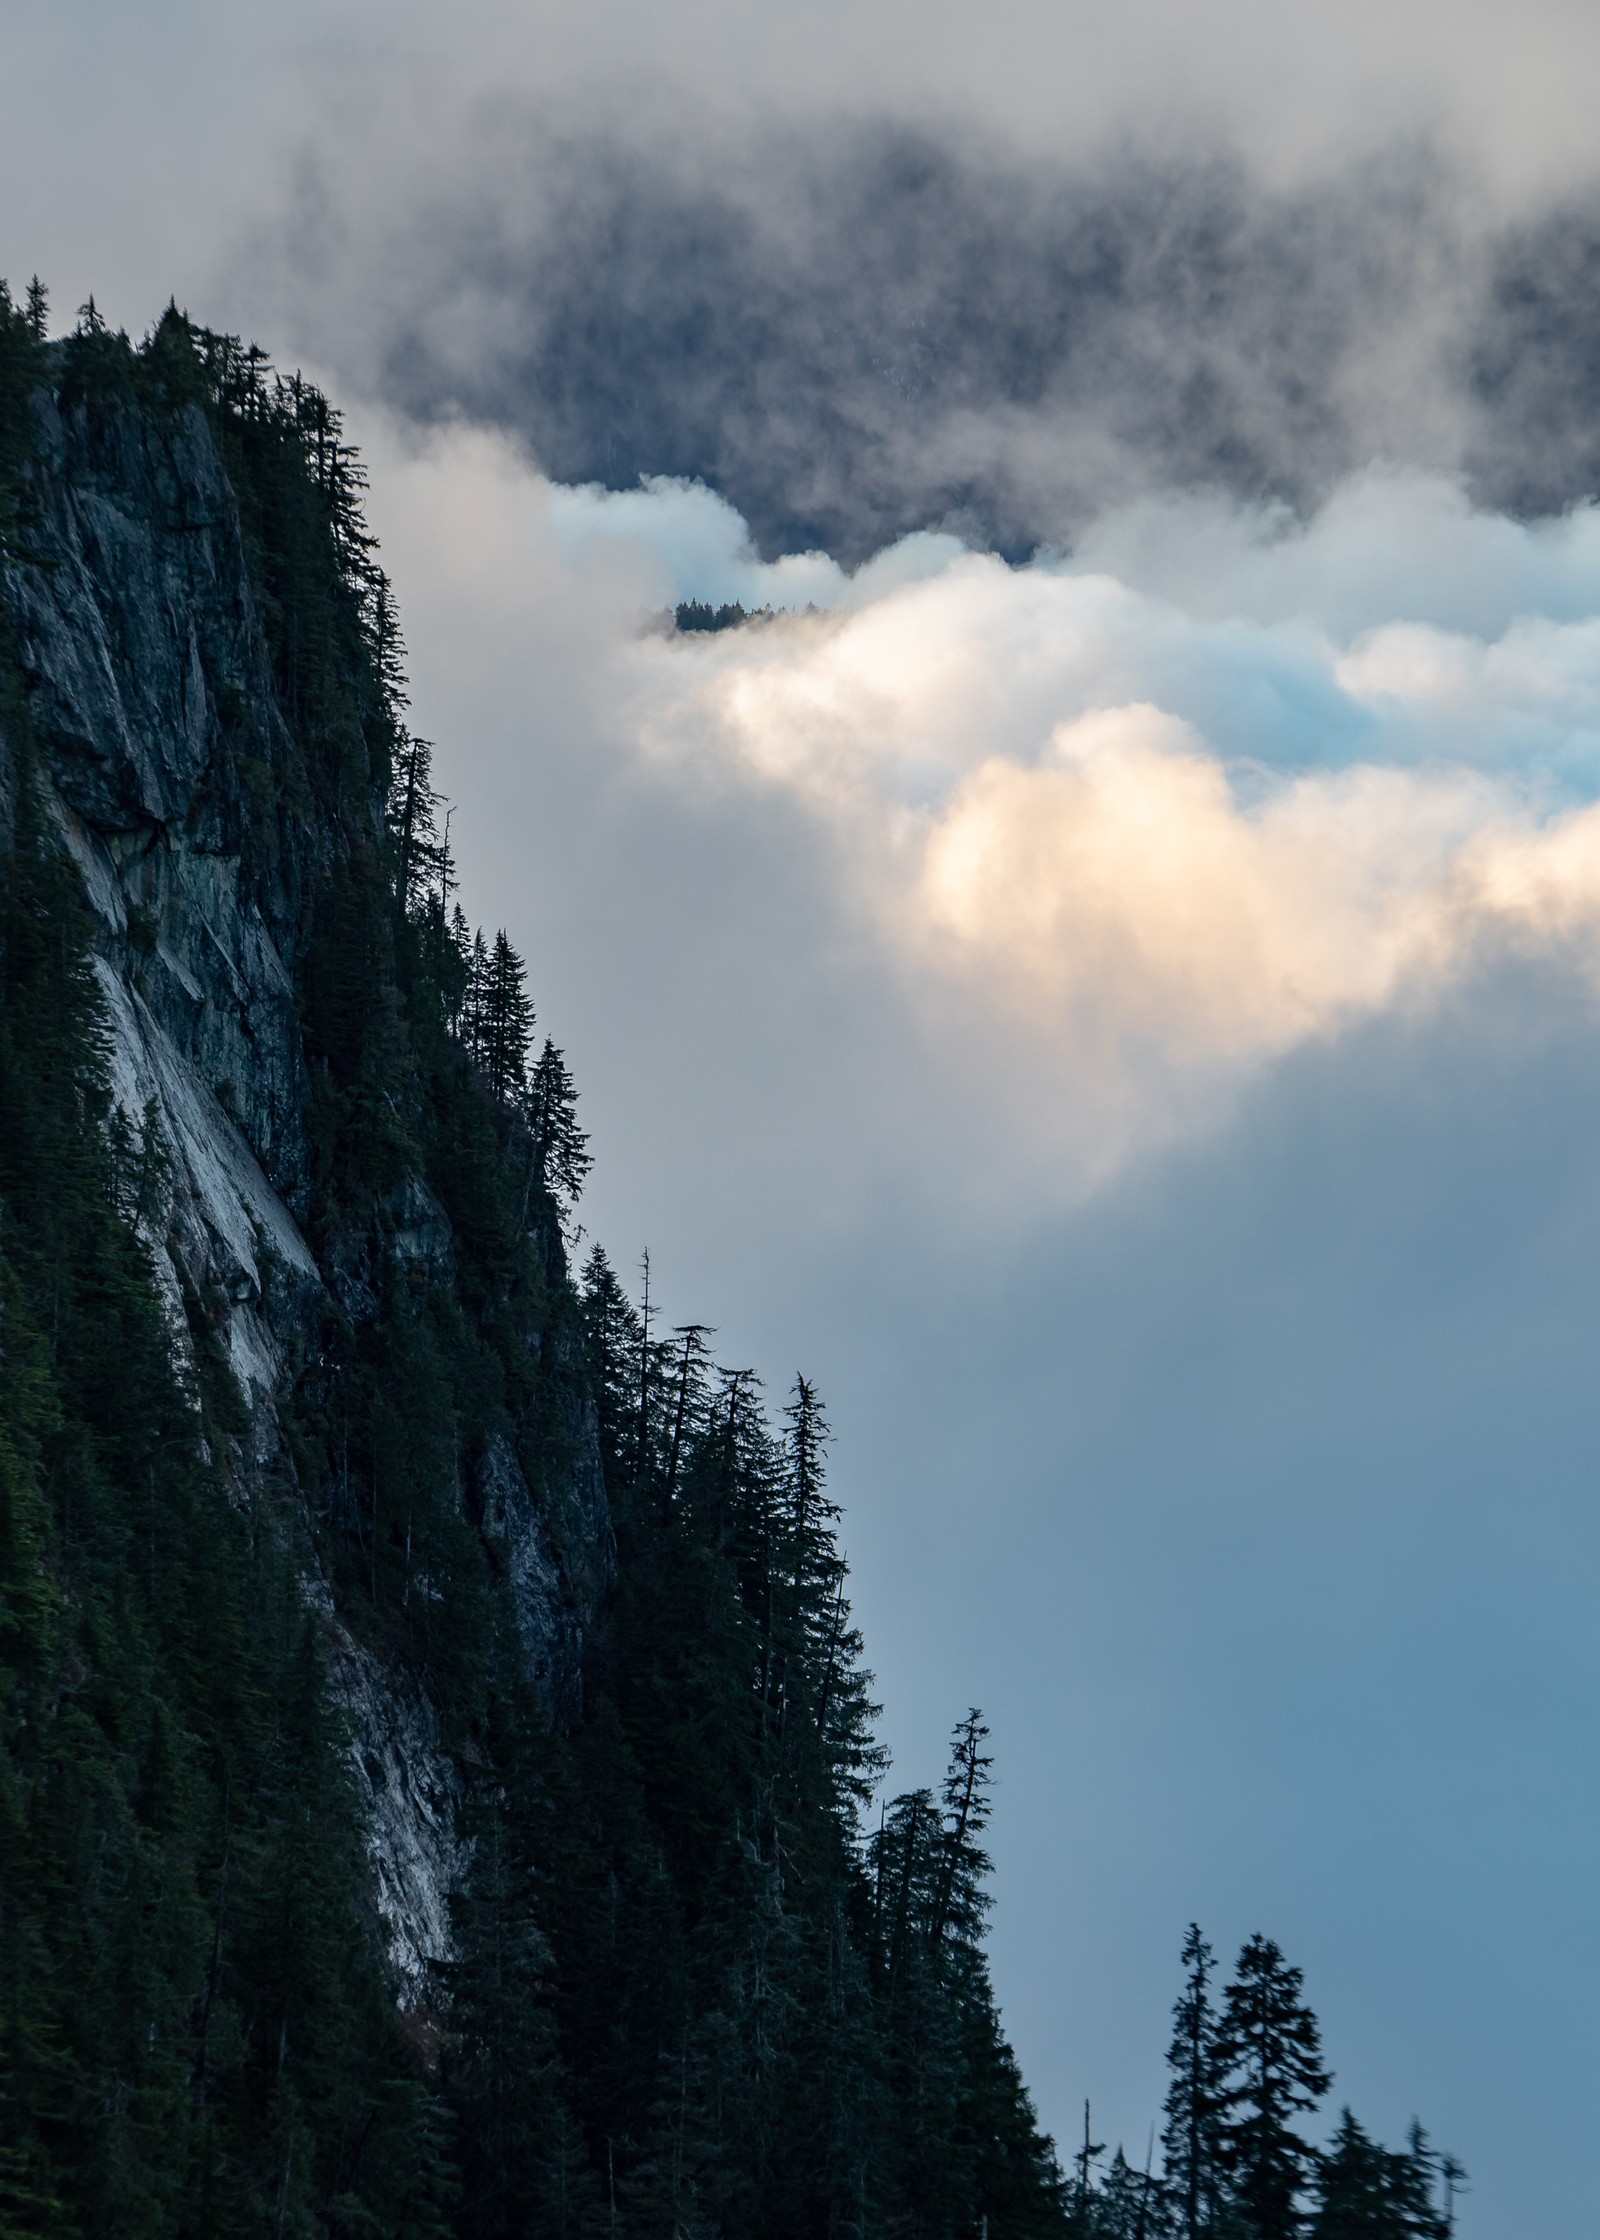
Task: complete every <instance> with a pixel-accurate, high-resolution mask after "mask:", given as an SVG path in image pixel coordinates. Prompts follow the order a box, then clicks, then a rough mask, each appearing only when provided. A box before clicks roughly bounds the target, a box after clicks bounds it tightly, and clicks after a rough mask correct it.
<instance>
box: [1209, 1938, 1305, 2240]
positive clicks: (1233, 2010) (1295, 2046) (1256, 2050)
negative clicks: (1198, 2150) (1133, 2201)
mask: <svg viewBox="0 0 1600 2240" xmlns="http://www.w3.org/2000/svg"><path fill="white" fill-rule="evenodd" d="M1303 1982H1304V1978H1303V1977H1302V1975H1301V1972H1300V1970H1299V1969H1298V1968H1292V1967H1290V1966H1289V1964H1288V1962H1287V1961H1286V1960H1285V1959H1284V1956H1283V1954H1282V1952H1281V1951H1280V1950H1279V1949H1278V1947H1277V1945H1275V1944H1274V1943H1273V1942H1272V1940H1271V1939H1270V1938H1269V1937H1263V1936H1254V1937H1252V1938H1251V1939H1250V1941H1249V1942H1248V1943H1247V1944H1246V1945H1245V1947H1244V1949H1243V1951H1242V1952H1241V1953H1240V1955H1239V1963H1238V1967H1237V1969H1236V1970H1235V1973H1234V1979H1233V1981H1232V1982H1231V1983H1230V1984H1229V1986H1228V1991H1227V1996H1226V1998H1225V2000H1224V2002H1223V2008H1222V2014H1221V2017H1220V2019H1219V2023H1218V2028H1217V2037H1216V2067H1217V2074H1218V2076H1219V2078H1220V2079H1222V2080H1224V2081H1223V2085H1222V2090H1221V2092H1220V2093H1219V2099H1220V2101H1221V2111H1222V2113H1221V2123H1220V2127H1219V2139H1218V2148H1219V2160H1220V2162H1221V2165H1222V2169H1223V2172H1224V2174H1225V2177H1226V2180H1227V2184H1228V2191H1229V2194H1230V2196H1231V2198H1232V2200H1233V2201H1234V2202H1236V2203H1237V2205H1238V2207H1239V2209H1240V2210H1241V2211H1242V2213H1243V2215H1244V2216H1245V2218H1246V2219H1247V2220H1248V2224H1249V2228H1250V2231H1251V2234H1252V2240H1297V2236H1298V2235H1299V2234H1300V2233H1301V2232H1303V2231H1304V2229H1305V2217H1304V2213H1303V2208H1302V2203H1303V2199H1304V2196H1305V2194H1306V2191H1307V2189H1308V2187H1309V2185H1310V2183H1311V2180H1312V2178H1313V2177H1314V2176H1315V2173H1316V2170H1317V2167H1318V2155H1317V2151H1316V2149H1315V2148H1314V2147H1313V2146H1311V2145H1310V2144H1309V2143H1308V2142H1307V2141H1306V2140H1305V2139H1304V2138H1303V2137H1302V2136H1301V2134H1300V2133H1299V2132H1298V2131H1297V2130H1296V2129H1295V2127H1294V2125H1295V2118H1296V2117H1297V2116H1299V2115H1303V2114H1305V2113H1307V2112H1308V2111H1309V2110H1311V2109H1313V2108H1314V2107H1315V2106H1316V2105H1317V2102H1318V2101H1319V2100H1320V2099H1321V2097H1322V2095H1323V2094H1324V2093H1325V2092H1326V2091H1327V2089H1328V2087H1329V2085H1330V2084H1331V2083H1332V2081H1333V2080H1332V2078H1331V2076H1330V2075H1329V2072H1328V2070H1327V2069H1326V2068H1325V2067H1324V2065H1323V2060H1322V2043H1321V2032H1320V2030H1319V2028H1318V2025H1317V2018H1316V2016H1315V2015H1314V2014H1313V2013H1312V2012H1311V2010H1310V2008H1309V2007H1308V2006H1307V2005H1306V2003H1305V2001H1304V1999H1303V1998H1302V1996H1301V1992H1302V1987H1303Z"/></svg>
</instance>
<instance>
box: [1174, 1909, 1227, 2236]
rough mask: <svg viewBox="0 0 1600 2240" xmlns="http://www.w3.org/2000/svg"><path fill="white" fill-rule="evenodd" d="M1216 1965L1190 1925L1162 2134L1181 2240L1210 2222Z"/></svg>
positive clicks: (1218, 2114) (1214, 2182) (1216, 2115)
mask: <svg viewBox="0 0 1600 2240" xmlns="http://www.w3.org/2000/svg"><path fill="white" fill-rule="evenodd" d="M1215 1965H1216V1963H1215V1960H1214V1959H1213V1956H1212V1951H1211V1947H1210V1945H1209V1944H1208V1943H1207V1942H1206V1940H1205V1938H1204V1937H1203V1936H1202V1935H1201V1934H1200V1929H1199V1925H1198V1923H1196V1922H1193V1921H1191V1922H1190V1924H1189V1928H1188V1933H1187V1934H1186V1936H1185V1937H1184V1940H1183V1966H1184V1970H1185V1980H1184V1987H1183V1992H1182V1994H1181V1996H1180V1997H1179V1999H1178V2002H1177V2005H1176V2006H1175V2007H1174V2008H1173V2010H1172V2043H1171V2044H1170V2046H1169V2047H1168V2049H1167V2066H1168V2070H1169V2072H1170V2076H1171V2082H1170V2083H1169V2084H1168V2086H1167V2101H1166V2118H1167V2121H1166V2129H1165V2131H1164V2132H1163V2133H1162V2152H1163V2155H1164V2159H1165V2169H1166V2177H1167V2184H1168V2186H1169V2187H1170V2189H1171V2191H1172V2194H1173V2197H1174V2199H1175V2200H1176V2202H1177V2204H1178V2213H1179V2218H1180V2222H1179V2226H1178V2229H1179V2231H1180V2232H1181V2234H1182V2235H1183V2240H1199V2236H1200V2235H1201V2234H1202V2233H1204V2232H1206V2231H1207V2230H1208V2229H1209V2228H1210V2226H1211V2225H1212V2223H1213V2222H1214V2219H1215V2213H1216V2203H1217V2190H1218V2183H1219V2179H1220V2175H1221V2173H1220V2169H1219V2162H1218V2151H1219V2144H1220V2139H1219V2133H1220V2126H1221V2118H1222V2100H1221V2088H1222V2080H1221V2078H1220V2077H1219V2075H1218V2068H1217V2015H1216V2011H1215V2008H1214V2006H1213V2004H1212V2000H1211V1994H1210V1988H1209V1987H1210V1982H1211V1974H1212V1970H1213V1968H1214V1967H1215Z"/></svg>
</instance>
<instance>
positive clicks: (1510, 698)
mask: <svg viewBox="0 0 1600 2240" xmlns="http://www.w3.org/2000/svg"><path fill="white" fill-rule="evenodd" d="M1333 533H1334V534H1335V535H1337V534H1338V533H1339V524H1337V523H1335V524H1334V527H1333ZM1315 534H1316V533H1315V532H1314V531H1313V532H1312V533H1311V538H1310V540H1309V541H1311V542H1312V543H1313V544H1314V540H1315ZM1300 557H1301V559H1302V562H1303V563H1304V561H1305V560H1306V558H1307V556H1306V555H1301V556H1300ZM1309 557H1310V559H1311V561H1312V562H1317V561H1318V560H1319V559H1325V558H1326V555H1321V556H1318V555H1316V554H1315V552H1314V551H1313V552H1312V553H1311V555H1310V556H1309ZM1584 564H1585V565H1587V560H1586V558H1585V563H1584ZM1312 572H1314V569H1313V571H1312ZM1562 588H1563V590H1564V589H1565V588H1566V586H1565V585H1563V586H1562ZM637 670H638V675H637V686H636V689H637V695H638V697H637V701H636V709H637V716H636V721H637V726H638V737H639V740H640V744H641V747H642V749H643V750H644V751H646V752H648V753H650V754H651V755H653V756H655V757H656V758H658V759H664V760H667V761H668V762H670V763H672V764H673V765H675V766H676V767H677V768H678V769H679V770H680V771H681V772H682V773H683V774H684V776H685V778H686V780H687V779H691V778H693V779H696V780H697V781H698V782H702V783H704V782H707V781H708V780H712V781H715V780H720V781H721V782H724V783H726V782H729V781H730V780H733V779H739V780H742V781H744V782H747V783H751V784H755V785H759V786H765V787H769V788H775V789H778V790H780V791H781V792H783V793H784V794H786V795H787V796H788V797H789V798H790V799H791V800H792V801H793V803H794V804H795V807H796V809H797V811H798V812H799V813H801V814H803V815H805V816H807V817H809V818H812V819H815V820H817V821H819V822H820V823H822V824H823V825H824V826H825V827H826V828H827V830H828V831H829V832H830V833H831V834H832V836H833V838H834V841H835V844H836V845H837V846H838V848H839V849H840V850H841V852H842V854H843V855H844V857H845V858H846V859H847V861H848V863H849V865H850V867H851V874H852V877H853V879H854V881H855V882H856V886H857V889H858V891H859V892H860V893H861V894H862V895H864V896H865V897H866V898H868V900H869V901H870V904H871V907H872V909H873V911H874V913H875V915H876V919H877V922H878V924H879V926H880V929H881V932H882V935H883V938H884V940H885V941H886V942H887V943H889V944H890V945H891V946H893V947H894V948H895V949H896V950H897V951H898V952H899V954H900V955H901V956H902V957H903V958H905V959H907V960H909V961H911V962H913V963H914V965H915V968H916V969H917V970H918V971H919V972H923V973H926V974H929V975H932V976H936V977H937V976H946V977H948V978H950V979H952V980H955V981H960V982H964V983H965V984H966V985H968V986H969V987H970V988H972V989H974V990H976V991H978V992H979V993H980V995H981V996H982V998H983V1000H984V1001H985V1002H987V1003H988V1004H990V1005H992V1006H994V1007H996V1008H998V1009H999V1010H1001V1011H1003V1012H1006V1013H1008V1014H1010V1015H1011V1016H1012V1017H1013V1018H1015V1019H1016V1020H1018V1021H1019V1022H1021V1023H1022V1024H1023V1025H1024V1026H1025V1027H1026V1029H1027V1030H1028V1031H1029V1032H1030V1033H1032V1034H1034V1035H1036V1036H1038V1037H1039V1038H1041V1039H1042V1040H1043V1041H1045V1042H1047V1043H1049V1044H1051V1045H1053V1047H1054V1055H1055V1056H1056V1057H1057V1058H1058V1059H1059V1058H1062V1057H1065V1058H1067V1059H1068V1060H1070V1061H1073V1062H1075V1064H1076V1065H1077V1066H1078V1067H1079V1068H1080V1069H1081V1070H1082V1072H1083V1074H1084V1076H1085V1079H1086V1083H1087V1084H1089V1085H1091V1088H1092V1085H1093V1084H1094V1083H1095V1082H1096V1080H1098V1086H1099V1088H1100V1089H1101V1090H1109V1091H1113V1092H1114V1095H1113V1102H1114V1104H1115V1106H1116V1109H1117V1111H1118V1113H1119V1114H1120V1116H1121V1117H1120V1118H1119V1121H1118V1126H1119V1128H1124V1129H1125V1128H1126V1126H1127V1115H1128V1104H1127V1090H1128V1088H1129V1082H1128V1079H1127V1078H1126V1077H1127V1076H1128V1074H1129V1073H1130V1071H1132V1072H1135V1073H1143V1074H1144V1075H1146V1076H1148V1079H1149V1082H1150V1088H1151V1095H1152V1096H1154V1097H1158V1098H1159V1101H1160V1105H1161V1109H1162V1111H1165V1110H1166V1109H1167V1104H1168V1099H1169V1096H1170V1087H1171V1073H1172V1069H1173V1068H1175V1067H1176V1068H1187V1067H1194V1068H1199V1069H1202V1070H1204V1069H1215V1068H1217V1067H1219V1066H1220V1067H1239V1066H1248V1065H1250V1064H1253V1063H1255V1062H1258V1061H1260V1060H1262V1059H1264V1058H1267V1057H1269V1056H1271V1055H1272V1054H1274V1053H1277V1052H1281V1051H1283V1050H1286V1049H1288V1048H1289V1047H1291V1046H1292V1045H1293V1044H1295V1043H1296V1042H1298V1041H1300V1040H1302V1039H1304V1038H1305V1037H1306V1036H1308V1035H1313V1034H1317V1033H1320V1032H1324V1031H1327V1030H1329V1029H1332V1028H1335V1027H1337V1026H1339V1025H1340V1024H1342V1023H1344V1022H1347V1021H1348V1020H1350V1019H1352V1018H1353V1017H1355V1016H1356V1015H1358V1014H1360V1013H1361V1012H1363V1011H1370V1010H1371V1009H1373V1008H1374V1007H1378V1006H1382V1005H1385V1004H1388V1003H1391V1002H1395V1001H1400V1000H1415V999H1417V998H1419V997H1422V996H1425V995H1426V994H1427V993H1428V991H1429V990H1430V989H1436V988H1438V987H1439V986H1440V984H1441V983H1442V982H1443V981H1444V980H1446V979H1447V978H1448V977H1449V976H1450V975H1451V974H1452V972H1454V971H1456V970H1457V969H1458V968H1459V967H1460V966H1461V965H1462V963H1463V962H1464V961H1466V960H1467V959H1469V958H1470V957H1471V956H1472V955H1473V954H1475V953H1476V951H1477V949H1478V947H1479V946H1480V944H1481V942H1482V941H1483V939H1484V938H1485V937H1486V935H1488V936H1490V937H1492V936H1493V935H1494V934H1495V933H1496V932H1501V933H1505V932H1510V933H1512V934H1514V935H1515V936H1516V937H1517V938H1524V939H1526V938H1532V939H1544V938H1553V937H1556V936H1558V935H1559V937H1560V938H1561V939H1563V940H1566V939H1570V938H1571V937H1572V936H1573V935H1574V934H1580V935H1582V936H1584V937H1585V938H1589V937H1592V936H1593V935H1594V934H1595V932H1596V930H1597V928H1600V814H1597V812H1595V811H1594V810H1593V809H1592V808H1590V807H1588V806H1587V805H1586V804H1584V803H1582V802H1581V801H1574V800H1573V799H1572V797H1571V780H1572V778H1573V775H1574V772H1575V771H1577V772H1579V773H1580V774H1581V773H1582V772H1583V771H1585V770H1588V769H1592V767H1593V765H1594V762H1595V757H1596V752H1597V749H1600V729H1597V727H1596V713H1597V709H1600V695H1597V687H1600V627H1597V625H1596V624H1595V623H1594V622H1592V621H1589V620H1582V621H1560V622H1557V621H1550V620H1548V619H1546V618H1543V617H1539V616H1520V617H1518V618H1517V619H1515V620H1513V621H1512V622H1511V623H1509V624H1508V626H1507V627H1506V628H1505V629H1504V630H1503V631H1502V632H1501V634H1500V635H1499V636H1498V637H1497V638H1494V639H1492V640H1487V641H1486V640H1484V639H1481V638H1478V637H1474V636H1472V635H1470V634H1469V633H1465V632H1461V631H1448V630H1444V629H1441V628H1439V627H1437V626H1435V625H1433V624H1415V623H1408V622H1397V623H1392V624H1388V625H1384V626H1381V627H1379V628H1376V629H1369V630H1364V631H1361V632H1359V633H1357V634H1356V636H1355V637H1354V639H1353V640H1351V641H1350V642H1349V643H1347V644H1341V643H1340V641H1339V639H1338V637H1336V636H1335V635H1334V633H1333V632H1332V631H1330V630H1328V629H1327V628H1325V627H1323V626H1322V624H1321V623H1320V621H1319V618H1318V617H1317V615H1316V614H1315V613H1314V612H1303V613H1297V614H1295V615H1294V616H1293V617H1292V618H1291V619H1280V620H1276V621H1273V622H1269V623H1260V622H1257V621H1256V620H1255V618H1253V617H1251V616H1249V615H1248V614H1245V615H1240V614H1232V613H1225V614H1223V615H1222V616H1220V617H1214V618H1212V617H1204V616H1201V617H1197V616H1195V615H1192V614H1186V613H1184V612H1183V610H1182V609H1181V608H1180V607H1179V606H1178V605H1177V603H1176V602H1175V600H1174V599H1172V598H1171V597H1166V598H1157V597H1152V596H1151V595H1149V594H1148V593H1145V592H1143V591H1141V590H1139V589H1138V588H1137V587H1135V586H1132V585H1129V584H1125V583H1120V582H1117V581H1115V580H1114V579H1112V578H1110V577H1108V576H1104V575H1098V574H1095V575H1085V574H1079V573H1075V572H1072V571H1071V570H1069V569H1066V568H1064V567H1060V566H1051V565H1040V566H1036V567H1033V568H1030V569H1022V570H1016V569H1010V568H1007V567H1005V566H1003V565H1002V564H1001V563H1000V562H998V561H995V560H993V559H989V558H985V557H981V556H976V555H962V556H960V557H957V558H954V559H952V560H950V561H949V562H948V564H946V565H945V566H943V567H942V568H941V569H940V570H939V572H938V573H937V574H935V575H933V576H931V577H928V578H925V579H924V580H921V581H917V582H900V583H891V584H889V585H888V586H886V588H884V590H883V591H882V592H881V594H880V595H878V596H876V597H860V596H857V598H856V599H855V600H854V602H853V604H852V607H851V609H850V611H847V612H842V613H836V614H833V615H828V616H820V617H794V618H788V619H782V620H778V621H775V622H773V623H770V624H766V625H764V626H760V627H757V628H749V629H745V630H742V631H739V632H734V633H726V634H723V635H721V636H719V637H717V638H715V639H712V640H709V641H706V640H700V641H695V640H678V641H676V642H671V641H660V640H657V641H655V642H652V643H648V644H646V645H644V646H641V648H640V649H639V652H638V655H637ZM1208 717H1209V718H1210V719H1211V722H1210V725H1209V727H1208V723H1207V720H1206V719H1207V718H1208ZM1223 729H1226V730H1228V731H1231V732H1232V733H1233V735H1234V736H1233V739H1232V741H1231V742H1229V743H1230V744H1231V745H1232V746H1233V748H1234V749H1235V751H1234V752H1231V753H1230V752H1228V751H1226V749H1225V746H1224V744H1223V743H1222V742H1221V741H1219V739H1218V737H1217V736H1216V735H1215V733H1216V732H1217V731H1220V730H1223ZM1208 730H1209V733H1210V735H1208ZM1275 730H1276V732H1277V734H1278V739H1277V744H1278V746H1279V749H1280V751H1279V752H1278V754H1277V755H1276V756H1274V752H1273V749H1274V743H1275V741H1274V732H1275ZM1243 741H1248V744H1249V747H1250V749H1251V751H1250V752H1249V754H1247V755H1241V754H1240V753H1239V752H1238V751H1237V748H1238V746H1239V745H1240V744H1241V742H1243ZM1452 747H1454V749H1455V751H1454V752H1452V751H1451V750H1452ZM1307 764H1310V765H1311V767H1307V766H1306V765H1307ZM1108 1072H1109V1074H1110V1075H1112V1076H1116V1077H1118V1078H1117V1079H1115V1080H1109V1079H1107V1078H1106V1077H1107V1074H1108ZM1134 1132H1135V1134H1137V1133H1138V1132H1139V1131H1138V1130H1135V1131H1134Z"/></svg>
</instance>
